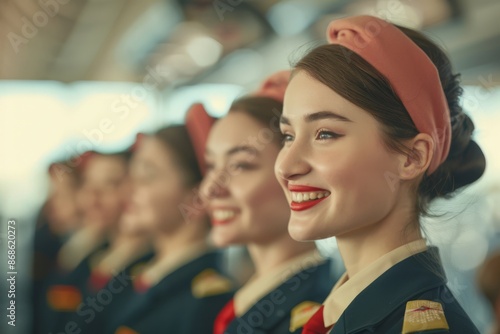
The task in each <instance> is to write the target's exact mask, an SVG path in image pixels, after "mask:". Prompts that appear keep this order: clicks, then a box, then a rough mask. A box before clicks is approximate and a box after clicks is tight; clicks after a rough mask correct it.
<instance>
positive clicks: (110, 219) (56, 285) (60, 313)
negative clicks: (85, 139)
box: [35, 152, 130, 333]
mask: <svg viewBox="0 0 500 334" xmlns="http://www.w3.org/2000/svg"><path fill="white" fill-rule="evenodd" d="M129 157H130V153H129V152H118V153H113V154H102V153H96V152H90V153H88V154H86V155H84V156H82V157H80V159H79V160H78V161H79V164H78V166H77V168H78V169H79V175H80V185H79V189H78V192H77V205H78V208H79V210H80V212H81V215H82V216H81V219H82V222H81V224H80V228H79V229H77V230H76V231H75V232H74V233H73V234H72V235H71V237H70V238H68V240H67V241H66V242H65V243H64V245H63V246H62V247H61V248H60V250H59V253H58V258H57V268H56V271H55V272H53V273H52V274H51V276H50V278H48V280H47V284H46V287H45V288H44V289H45V291H46V293H45V295H44V296H42V298H41V299H40V300H39V301H38V302H39V303H40V310H41V311H40V313H41V317H39V318H38V320H39V322H38V323H37V324H35V327H36V328H37V330H40V331H41V332H42V333H48V332H50V331H56V330H57V328H59V327H58V326H60V325H61V323H63V324H64V323H65V321H64V319H66V318H67V316H68V315H70V314H71V313H72V312H76V311H77V309H78V307H79V306H80V304H81V303H82V302H83V301H84V300H83V297H84V293H83V291H82V289H83V287H84V286H85V285H86V282H87V280H88V278H89V276H90V273H91V263H90V261H91V259H92V255H93V254H95V253H96V252H98V251H100V250H103V249H105V248H106V247H107V245H108V243H109V241H110V240H112V239H114V238H115V236H116V234H117V229H118V222H119V219H120V216H121V215H122V212H123V208H124V205H125V201H126V199H127V196H128V194H127V188H128V183H127V182H128V181H127V173H128V160H129ZM64 326H65V324H64Z"/></svg>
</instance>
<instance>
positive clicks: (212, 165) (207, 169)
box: [205, 162, 214, 172]
mask: <svg viewBox="0 0 500 334" xmlns="http://www.w3.org/2000/svg"><path fill="white" fill-rule="evenodd" d="M205 169H206V171H207V172H208V171H211V170H213V169H214V164H213V163H211V162H206V163H205Z"/></svg>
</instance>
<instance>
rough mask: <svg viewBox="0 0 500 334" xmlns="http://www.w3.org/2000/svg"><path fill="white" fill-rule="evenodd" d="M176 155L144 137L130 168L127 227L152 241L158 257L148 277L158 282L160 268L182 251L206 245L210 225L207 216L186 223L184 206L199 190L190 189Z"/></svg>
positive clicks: (191, 200)
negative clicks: (182, 208)
mask: <svg viewBox="0 0 500 334" xmlns="http://www.w3.org/2000/svg"><path fill="white" fill-rule="evenodd" d="M175 159H176V157H175V155H174V153H173V152H172V151H171V150H169V149H168V147H167V146H166V144H164V143H162V142H161V141H160V140H159V139H157V138H154V137H148V138H144V140H142V141H141V144H140V146H139V148H138V150H137V152H136V153H135V154H134V158H133V160H132V167H131V176H132V184H133V190H132V197H131V201H130V203H129V205H128V206H127V210H126V212H127V215H129V218H128V221H129V222H128V228H129V229H135V230H141V231H142V232H143V233H147V234H149V235H150V236H152V238H153V247H154V249H155V257H154V259H153V260H152V261H151V263H150V264H149V265H148V268H147V269H145V272H144V274H145V276H146V277H150V278H151V280H152V281H157V280H158V279H159V277H156V276H158V275H161V273H157V272H156V271H157V267H158V266H160V267H161V264H162V263H163V262H164V261H169V260H170V258H171V257H172V256H175V254H176V253H177V252H179V250H184V249H189V248H190V247H192V246H193V245H195V244H201V243H203V242H205V240H206V238H207V234H208V226H207V224H206V222H205V221H204V219H205V213H204V212H203V211H199V212H198V214H192V215H191V216H190V217H189V220H188V221H187V220H186V219H185V217H183V215H182V214H181V211H180V210H179V206H180V204H181V203H192V202H193V197H194V196H196V195H197V190H196V187H191V186H187V185H186V184H185V182H184V172H183V171H182V170H181V168H180V167H179V166H177V165H176V164H175V163H174V161H175Z"/></svg>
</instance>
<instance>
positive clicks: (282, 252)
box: [248, 233, 316, 276]
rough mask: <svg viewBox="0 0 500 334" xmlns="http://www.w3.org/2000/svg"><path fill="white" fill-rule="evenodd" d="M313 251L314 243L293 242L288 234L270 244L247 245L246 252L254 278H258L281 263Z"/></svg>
mask: <svg viewBox="0 0 500 334" xmlns="http://www.w3.org/2000/svg"><path fill="white" fill-rule="evenodd" d="M315 249H316V244H315V243H314V242H298V241H295V240H293V239H292V238H291V237H290V236H289V235H288V233H286V234H285V235H283V236H282V237H280V238H279V239H275V240H272V241H271V242H267V243H263V244H256V243H254V244H249V245H248V252H249V253H250V257H251V258H252V261H253V263H254V265H255V274H256V276H260V275H262V274H264V273H266V272H268V271H270V270H272V269H273V268H275V267H276V266H278V265H280V264H282V263H283V262H286V261H288V260H290V259H292V258H294V257H296V256H299V255H303V254H305V253H308V252H311V251H313V250H315Z"/></svg>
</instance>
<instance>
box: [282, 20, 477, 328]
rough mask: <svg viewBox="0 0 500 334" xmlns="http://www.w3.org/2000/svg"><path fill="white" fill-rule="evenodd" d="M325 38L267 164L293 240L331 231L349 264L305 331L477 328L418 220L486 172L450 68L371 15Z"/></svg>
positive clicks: (301, 73) (293, 91)
mask: <svg viewBox="0 0 500 334" xmlns="http://www.w3.org/2000/svg"><path fill="white" fill-rule="evenodd" d="M327 36H328V40H329V42H330V43H329V44H327V45H324V46H320V47H317V48H315V49H313V50H312V51H311V52H310V53H308V54H307V55H306V56H305V57H303V58H302V59H301V60H300V61H299V62H298V63H297V64H296V66H295V71H294V75H293V77H292V79H291V82H290V84H289V86H288V88H287V91H286V96H285V101H284V111H283V116H282V118H281V129H282V132H283V134H284V136H285V139H284V142H285V145H284V147H283V149H282V151H281V152H280V154H279V156H278V158H277V161H276V166H275V172H276V175H277V177H278V179H279V182H280V183H281V186H282V187H283V189H284V191H285V194H286V196H287V198H288V200H289V202H291V205H290V206H291V209H292V213H291V217H290V222H289V231H290V234H291V235H292V237H293V238H294V239H296V240H302V241H304V240H317V239H322V238H326V237H330V236H335V237H336V240H337V243H338V247H339V250H340V253H341V255H342V258H343V260H344V263H345V266H346V270H347V272H346V273H345V274H344V276H343V277H342V278H341V279H340V280H339V282H338V283H337V284H336V285H335V287H334V288H333V290H332V292H331V293H330V295H329V297H328V298H327V299H326V300H325V302H324V303H323V304H324V307H323V308H322V309H320V310H319V311H318V312H317V313H316V314H315V315H314V316H313V318H312V319H311V320H310V321H309V322H308V324H306V326H305V331H304V333H326V332H328V331H330V329H331V328H332V327H333V329H331V333H333V334H337V333H360V332H375V333H401V332H403V333H416V332H419V333H420V332H426V333H438V332H439V333H441V332H451V333H477V332H478V331H477V329H476V328H475V326H474V325H473V323H472V322H471V321H470V319H469V318H468V316H467V315H466V314H465V312H464V311H463V309H462V308H461V306H460V305H459V304H458V302H457V301H456V300H455V298H454V297H453V295H452V294H451V292H450V291H449V289H448V287H447V286H446V279H445V275H444V271H443V269H442V266H441V263H440V260H439V255H438V251H437V249H436V248H435V247H430V246H429V247H428V246H427V245H426V241H425V240H424V239H423V237H422V234H421V231H420V225H419V217H420V215H422V214H424V213H426V209H427V206H428V204H429V203H430V201H432V200H433V199H435V198H438V197H449V196H451V195H453V193H454V192H455V190H457V189H458V188H460V187H463V186H465V185H468V184H470V183H472V182H474V181H475V180H477V179H478V178H479V177H480V176H481V175H482V173H483V171H484V167H485V158H484V155H483V153H482V151H481V149H480V148H479V147H478V145H477V144H476V143H475V142H474V141H473V140H472V139H471V134H472V132H473V130H474V125H473V123H472V121H471V120H470V118H469V117H468V116H467V115H466V114H464V113H463V112H462V110H461V108H460V106H459V104H458V98H459V96H460V94H461V92H462V90H461V88H460V86H459V84H458V79H457V78H458V76H457V75H454V74H453V73H452V71H451V66H450V62H449V60H448V58H447V57H446V55H445V54H444V53H443V52H442V51H441V50H440V49H439V48H438V47H437V46H436V45H435V44H434V43H432V42H431V41H430V40H428V39H427V38H426V37H425V36H423V35H421V34H420V33H418V32H416V31H413V30H410V29H404V28H400V27H396V26H394V25H392V24H389V23H387V22H385V21H383V20H381V19H378V18H375V17H371V16H359V17H351V18H346V19H341V20H337V21H333V22H332V23H331V24H330V26H329V28H328V31H327ZM304 190H305V191H306V194H305V195H304ZM312 190H314V191H312ZM307 192H309V195H307ZM311 195H312V196H311ZM318 196H322V197H321V198H319V199H318ZM305 203H307V204H305Z"/></svg>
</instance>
